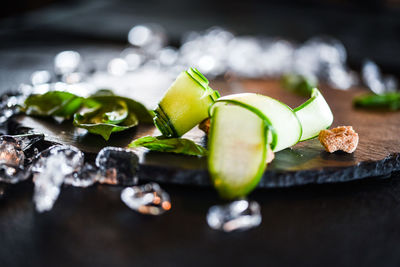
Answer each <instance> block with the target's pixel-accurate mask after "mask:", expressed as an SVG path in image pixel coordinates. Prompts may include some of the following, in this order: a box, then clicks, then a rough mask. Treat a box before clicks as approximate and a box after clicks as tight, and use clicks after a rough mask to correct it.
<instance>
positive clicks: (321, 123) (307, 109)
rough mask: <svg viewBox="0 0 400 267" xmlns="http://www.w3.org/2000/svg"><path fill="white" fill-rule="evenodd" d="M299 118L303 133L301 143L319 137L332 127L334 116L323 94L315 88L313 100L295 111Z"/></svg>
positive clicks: (312, 95) (312, 93) (312, 94)
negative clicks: (324, 130)
mask: <svg viewBox="0 0 400 267" xmlns="http://www.w3.org/2000/svg"><path fill="white" fill-rule="evenodd" d="M294 112H295V113H296V115H297V118H299V120H300V123H301V126H302V128H303V133H302V135H301V139H300V141H305V140H308V139H312V138H314V137H317V136H318V134H319V132H320V131H321V130H323V129H327V128H329V127H330V126H331V125H332V122H333V114H332V111H331V109H330V108H329V105H328V103H327V102H326V100H325V98H324V97H323V96H322V94H321V92H320V91H319V90H318V89H317V88H314V89H313V90H312V92H311V98H310V99H309V100H307V101H306V102H304V103H303V104H302V105H300V106H299V107H297V108H295V109H294Z"/></svg>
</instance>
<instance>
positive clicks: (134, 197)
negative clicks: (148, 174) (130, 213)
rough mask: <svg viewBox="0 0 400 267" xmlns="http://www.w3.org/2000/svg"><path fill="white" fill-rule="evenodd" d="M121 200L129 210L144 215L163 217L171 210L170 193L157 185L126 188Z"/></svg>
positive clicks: (150, 184)
mask: <svg viewBox="0 0 400 267" xmlns="http://www.w3.org/2000/svg"><path fill="white" fill-rule="evenodd" d="M121 199H122V201H123V202H124V203H125V204H126V205H127V206H128V207H129V208H131V209H133V210H135V211H137V212H139V213H142V214H149V215H161V214H163V213H164V212H166V211H168V210H170V209H171V201H170V198H169V195H168V193H167V192H165V191H164V190H163V189H161V187H160V186H159V185H158V184H156V183H148V184H145V185H142V186H133V187H128V188H125V189H124V190H122V192H121Z"/></svg>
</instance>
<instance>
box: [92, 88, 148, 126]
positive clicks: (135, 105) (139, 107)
mask: <svg viewBox="0 0 400 267" xmlns="http://www.w3.org/2000/svg"><path fill="white" fill-rule="evenodd" d="M89 100H94V101H96V102H99V103H101V104H102V105H108V104H109V103H115V102H116V101H122V102H125V103H126V105H127V107H128V111H129V113H135V114H136V117H137V118H138V120H139V121H140V122H141V123H153V116H152V114H151V113H150V112H149V110H147V108H146V107H145V106H144V105H143V104H141V103H139V102H137V101H135V100H133V99H130V98H126V97H122V96H116V95H111V94H110V91H107V90H101V91H100V92H97V93H96V94H94V95H93V96H91V97H90V98H89Z"/></svg>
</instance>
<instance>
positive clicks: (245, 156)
mask: <svg viewBox="0 0 400 267" xmlns="http://www.w3.org/2000/svg"><path fill="white" fill-rule="evenodd" d="M268 129H269V128H268V126H267V125H266V124H265V122H264V121H263V120H262V119H261V118H260V117H259V116H258V115H257V114H255V113H254V112H252V111H250V110H248V109H246V108H244V107H241V106H238V105H231V104H229V103H223V104H219V105H217V106H216V107H215V109H214V110H213V116H212V118H211V127H210V134H209V139H208V148H209V156H208V165H209V172H210V176H211V180H212V182H213V184H214V187H215V188H216V189H217V191H218V193H219V195H220V196H221V197H222V198H225V199H233V198H237V197H243V196H246V195H247V194H248V193H249V192H250V191H251V190H253V189H254V188H255V187H256V185H257V184H258V182H259V181H260V179H261V177H262V174H263V173H264V169H265V167H266V163H265V160H266V154H267V149H268V146H267V136H268V134H267V131H268Z"/></svg>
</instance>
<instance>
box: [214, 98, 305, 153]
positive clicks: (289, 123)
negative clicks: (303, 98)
mask: <svg viewBox="0 0 400 267" xmlns="http://www.w3.org/2000/svg"><path fill="white" fill-rule="evenodd" d="M221 102H229V103H232V104H237V105H242V106H247V107H249V106H250V108H251V109H252V111H253V112H255V113H257V114H259V115H260V114H261V115H260V116H261V117H264V120H266V123H267V124H269V125H270V129H271V134H272V143H271V148H272V149H273V151H274V152H277V151H280V150H283V149H285V148H288V147H291V146H293V145H295V144H297V142H298V141H299V140H300V137H301V136H302V126H301V124H300V121H299V119H298V118H297V116H296V114H295V112H294V111H293V110H292V109H291V108H290V107H289V106H287V105H286V104H284V103H282V102H280V101H278V100H276V99H273V98H271V97H268V96H264V95H259V94H254V93H242V94H234V95H229V96H225V97H221V98H219V99H218V100H217V103H221ZM216 106H217V104H216V105H214V106H213V107H211V109H210V113H211V114H212V113H213V112H214V111H213V109H214V107H216Z"/></svg>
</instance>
